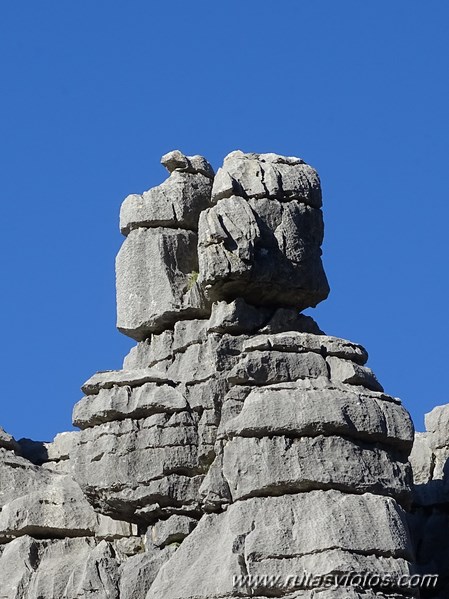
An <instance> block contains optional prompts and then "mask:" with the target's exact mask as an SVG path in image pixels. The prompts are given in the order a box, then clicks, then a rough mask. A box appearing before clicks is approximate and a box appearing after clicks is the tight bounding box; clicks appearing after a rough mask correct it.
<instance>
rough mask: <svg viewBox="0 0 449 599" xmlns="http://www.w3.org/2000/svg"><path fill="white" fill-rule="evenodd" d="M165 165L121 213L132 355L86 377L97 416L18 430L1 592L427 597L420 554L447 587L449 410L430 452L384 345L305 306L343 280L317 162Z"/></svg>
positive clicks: (11, 445)
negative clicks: (373, 362)
mask: <svg viewBox="0 0 449 599" xmlns="http://www.w3.org/2000/svg"><path fill="white" fill-rule="evenodd" d="M161 162H162V164H163V165H164V166H165V167H166V168H167V170H168V172H169V173H170V176H169V177H168V179H167V180H166V181H165V182H164V183H162V184H161V185H159V186H157V187H155V188H153V189H150V190H149V191H147V192H144V193H143V194H141V195H132V196H129V197H128V198H127V199H126V200H125V202H124V203H123V206H122V210H121V216H120V220H121V225H120V226H121V230H122V233H123V234H124V235H125V236H126V239H125V241H124V243H123V246H122V248H121V249H120V252H119V254H118V257H117V262H116V267H117V312H118V315H117V323H118V328H119V330H120V331H122V332H123V333H124V334H126V335H128V336H130V337H132V338H134V339H135V340H136V341H137V343H136V345H135V346H134V347H133V348H132V349H131V351H130V352H129V354H128V355H127V356H126V357H125V360H124V363H123V369H121V370H110V371H102V372H98V373H96V374H94V375H93V376H92V377H90V378H89V379H88V380H87V381H86V382H85V383H84V385H83V386H82V390H83V393H84V397H82V399H81V400H80V401H79V402H78V403H77V404H76V405H75V407H74V410H73V424H74V425H75V426H76V427H78V428H79V429H80V430H77V431H72V432H70V433H64V434H60V435H57V436H56V437H55V439H54V440H53V441H52V442H51V443H48V442H36V441H31V440H26V439H22V440H20V442H16V441H15V440H14V439H13V438H12V437H11V436H10V435H8V434H7V433H5V432H4V431H3V430H0V597H1V598H2V599H59V598H61V599H84V598H87V597H92V599H161V598H164V599H237V598H243V597H253V598H254V599H261V598H262V597H281V598H284V599H299V598H301V599H335V598H336V599H406V598H407V597H408V598H410V597H411V596H413V595H414V593H415V591H414V589H413V588H406V587H404V586H403V584H402V582H403V581H404V580H409V576H410V575H411V574H412V573H413V572H414V571H415V566H416V564H415V561H416V560H415V555H416V556H417V561H418V565H419V567H420V568H421V571H423V572H430V571H432V569H433V571H435V572H438V573H441V575H442V579H443V586H442V587H441V589H443V591H444V592H446V588H447V587H445V586H444V584H445V582H444V581H446V578H444V576H446V574H445V572H446V573H447V571H448V568H449V560H448V555H449V549H448V545H447V541H445V540H444V535H445V534H446V536H447V530H448V525H449V523H448V516H447V514H448V505H449V503H448V502H447V497H448V489H449V485H448V480H447V478H448V475H447V465H446V464H447V463H448V458H449V436H448V435H447V431H445V430H444V429H445V427H446V424H447V422H449V417H448V412H447V411H446V409H439V410H437V411H436V412H435V413H434V414H433V415H432V416H430V417H429V418H428V420H427V422H428V433H425V434H423V435H421V436H418V438H417V439H418V440H417V442H416V443H415V447H414V449H413V453H412V456H411V463H410V462H409V460H408V457H409V454H410V451H411V449H412V445H413V437H414V430H413V425H412V422H411V420H410V417H409V415H408V413H407V411H406V410H405V409H404V407H403V406H402V404H401V402H400V400H399V399H397V398H395V397H392V396H390V395H388V394H387V393H385V392H384V391H383V388H382V386H381V385H380V383H379V381H378V380H377V378H376V376H375V374H374V373H373V372H372V371H371V370H370V368H369V367H368V366H367V365H366V363H367V360H368V354H367V352H366V350H365V349H364V348H363V347H362V346H361V345H359V344H357V343H352V342H350V341H347V340H345V339H340V338H337V337H332V336H329V335H325V334H324V333H323V331H322V330H321V329H320V328H319V326H318V324H317V323H316V322H315V321H314V320H313V319H312V318H311V317H310V316H306V315H304V314H301V311H302V310H303V309H305V308H307V307H312V306H315V305H316V304H317V303H318V302H320V301H321V300H323V299H325V298H326V296H327V294H328V292H329V288H328V284H327V280H326V276H325V274H324V270H323V267H322V263H321V243H322V240H323V218H322V213H321V203H322V200H321V188H320V181H319V178H318V175H317V173H316V171H315V170H314V169H313V168H312V167H310V166H308V165H307V164H305V163H304V161H303V160H301V159H299V158H293V157H284V156H278V155H276V154H243V153H242V152H233V153H232V154H230V155H229V156H228V157H226V159H225V161H224V164H223V166H222V167H221V168H220V169H219V170H218V172H217V175H216V176H214V172H213V170H212V167H211V166H210V165H209V163H208V162H207V161H206V160H205V159H204V158H202V157H201V156H185V155H184V154H182V153H181V152H180V151H177V150H175V151H173V152H169V153H168V154H166V155H165V156H163V157H162V161H161ZM446 428H447V427H446ZM412 468H414V470H415V474H416V476H415V488H414V493H413V494H412V476H411V474H412ZM410 508H411V512H410V513H407V510H410ZM409 527H411V530H412V533H413V538H411V536H410V533H409ZM433 544H435V546H437V547H438V550H439V554H438V556H436V555H435V550H434V548H433ZM307 572H308V573H313V574H314V578H313V579H312V580H311V579H310V577H309V578H308V577H307V576H306V577H304V575H305V573H307ZM354 573H356V574H357V573H358V574H359V576H360V577H361V576H362V575H363V576H364V575H366V574H370V573H374V574H375V575H377V577H378V580H379V581H382V584H381V583H380V582H378V583H377V585H375V586H374V587H373V586H369V585H368V584H366V583H363V582H362V579H361V578H360V580H359V581H358V583H357V585H351V583H347V582H346V583H345V582H344V580H345V577H346V580H348V577H351V576H352V575H353V574H354ZM342 577H343V582H342ZM329 580H330V581H331V583H332V587H331V588H330V587H329V584H328V582H329ZM326 581H327V582H326ZM385 581H387V582H386V583H385ZM401 581H402V582H401ZM384 583H385V584H384ZM348 584H349V585H350V586H348ZM444 596H445V595H444V594H443V595H441V596H440V598H439V599H442V598H443V597H444ZM446 596H447V594H446ZM435 597H436V596H435Z"/></svg>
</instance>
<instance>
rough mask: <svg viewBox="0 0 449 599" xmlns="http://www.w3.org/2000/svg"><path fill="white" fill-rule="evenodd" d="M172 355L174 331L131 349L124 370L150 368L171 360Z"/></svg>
mask: <svg viewBox="0 0 449 599" xmlns="http://www.w3.org/2000/svg"><path fill="white" fill-rule="evenodd" d="M187 322H190V321H187ZM172 354H173V331H170V330H167V331H163V332H162V333H161V334H160V335H151V337H149V338H148V339H144V340H143V341H140V342H139V343H137V345H135V346H134V347H133V348H131V350H130V352H129V354H128V355H127V356H126V357H125V359H124V360H123V370H138V369H141V368H149V367H151V366H154V365H155V364H157V363H158V362H162V361H164V360H167V359H169V358H171V357H172Z"/></svg>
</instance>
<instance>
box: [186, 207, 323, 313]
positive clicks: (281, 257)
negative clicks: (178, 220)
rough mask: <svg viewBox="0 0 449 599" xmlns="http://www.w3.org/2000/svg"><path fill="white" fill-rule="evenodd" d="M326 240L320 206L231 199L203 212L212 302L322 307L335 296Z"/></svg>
mask: <svg viewBox="0 0 449 599" xmlns="http://www.w3.org/2000/svg"><path fill="white" fill-rule="evenodd" d="M274 208H275V209H277V210H273V209H274ZM322 238H323V222H322V214H321V211H319V210H317V209H315V208H310V207H309V206H305V205H304V204H301V203H298V202H289V203H287V204H285V205H284V204H281V203H280V202H277V201H274V200H266V201H262V200H260V201H257V202H251V203H250V202H247V201H246V200H244V199H243V198H239V197H236V196H231V197H229V198H226V199H224V200H221V201H219V202H218V203H217V205H216V206H214V207H212V208H209V209H207V210H205V211H203V212H202V213H201V216H200V221H199V229H198V260H199V272H200V274H199V278H198V282H199V283H200V285H201V286H202V287H203V288H204V289H205V291H206V295H207V297H208V298H209V299H211V300H212V301H218V300H227V301H232V300H233V299H235V298H236V297H242V298H243V299H245V300H246V301H247V302H248V303H249V304H252V305H258V306H263V305H268V306H270V305H278V306H279V305H280V306H282V305H285V306H295V307H296V308H297V309H298V310H303V309H304V308H307V307H310V306H316V305H317V304H318V303H319V302H320V301H322V300H323V299H325V298H326V297H327V295H328V293H329V287H328V284H327V280H326V276H325V274H324V270H323V267H322V264H321V250H320V245H321V242H322Z"/></svg>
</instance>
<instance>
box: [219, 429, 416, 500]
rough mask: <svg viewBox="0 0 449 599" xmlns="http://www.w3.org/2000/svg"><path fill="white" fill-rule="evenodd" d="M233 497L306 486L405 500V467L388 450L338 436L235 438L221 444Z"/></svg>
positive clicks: (407, 476)
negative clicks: (376, 494)
mask: <svg viewBox="0 0 449 599" xmlns="http://www.w3.org/2000/svg"><path fill="white" fill-rule="evenodd" d="M223 474H224V477H225V479H226V481H227V482H228V484H229V487H230V490H231V494H232V498H233V500H234V501H236V500H237V499H241V498H244V497H245V498H246V497H254V496H260V495H263V496H267V495H281V494H284V493H293V492H299V491H309V490H311V489H317V488H318V489H320V488H321V489H330V488H334V489H340V490H344V491H346V492H350V493H365V492H372V493H379V494H382V495H391V496H393V497H396V498H397V499H398V501H400V502H401V503H404V504H406V505H407V504H408V503H409V500H410V490H411V482H412V479H411V469H410V465H409V463H408V462H407V461H405V460H397V459H394V457H393V456H392V455H390V453H389V452H388V451H385V450H382V449H379V448H377V447H376V446H374V445H366V446H365V445H363V444H361V443H357V442H352V441H349V440H347V439H344V438H342V437H325V436H318V437H301V438H299V439H298V438H296V439H292V438H289V437H262V438H260V439H258V438H254V437H235V438H234V439H232V440H230V441H228V442H227V443H226V444H225V446H224V449H223Z"/></svg>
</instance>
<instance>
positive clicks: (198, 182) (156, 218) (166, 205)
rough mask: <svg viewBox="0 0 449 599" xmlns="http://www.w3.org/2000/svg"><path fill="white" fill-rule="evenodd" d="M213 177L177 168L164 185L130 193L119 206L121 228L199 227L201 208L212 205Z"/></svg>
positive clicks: (123, 231) (191, 228) (127, 229)
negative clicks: (142, 191) (137, 192)
mask: <svg viewBox="0 0 449 599" xmlns="http://www.w3.org/2000/svg"><path fill="white" fill-rule="evenodd" d="M211 190H212V180H211V179H210V177H206V176H204V175H202V174H191V173H186V172H180V171H178V170H175V171H174V172H173V173H172V174H171V176H170V177H169V178H168V179H167V180H166V181H165V182H164V183H162V184H161V185H158V186H157V187H153V188H152V189H149V190H148V191H145V192H144V193H143V194H142V195H139V194H132V195H129V196H128V197H127V198H126V199H125V201H124V202H123V204H122V207H121V209H120V231H121V232H122V233H123V234H124V235H128V234H129V233H130V231H133V230H134V229H137V228H139V227H170V228H181V229H190V230H193V231H195V230H196V229H197V228H198V219H199V215H200V213H201V211H202V210H205V209H206V208H208V207H209V206H210V194H211Z"/></svg>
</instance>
